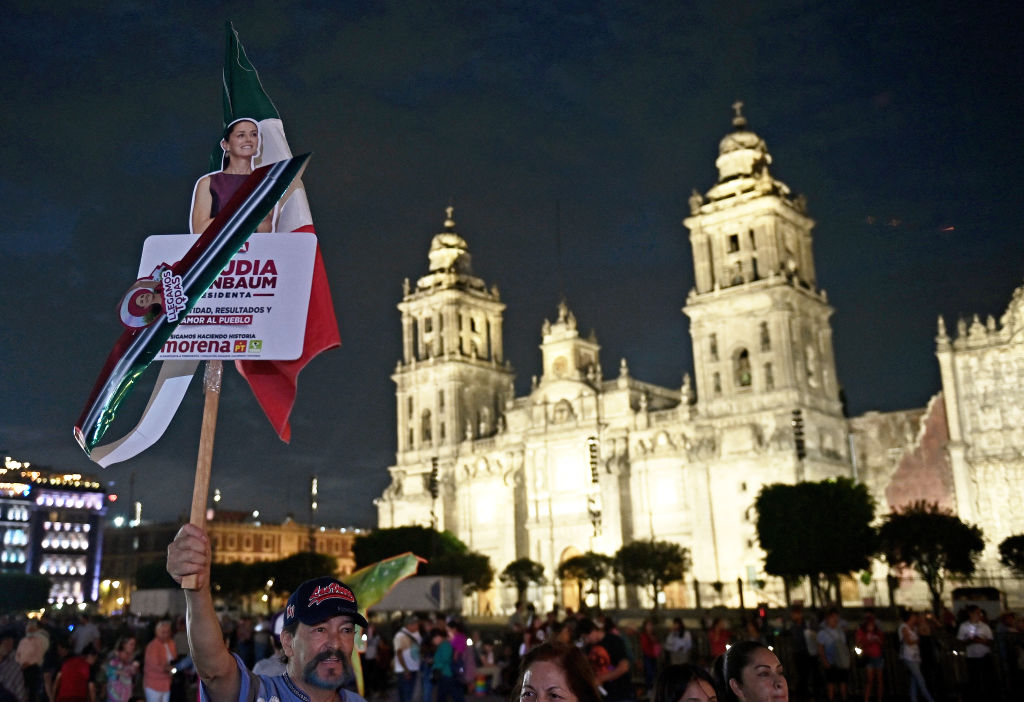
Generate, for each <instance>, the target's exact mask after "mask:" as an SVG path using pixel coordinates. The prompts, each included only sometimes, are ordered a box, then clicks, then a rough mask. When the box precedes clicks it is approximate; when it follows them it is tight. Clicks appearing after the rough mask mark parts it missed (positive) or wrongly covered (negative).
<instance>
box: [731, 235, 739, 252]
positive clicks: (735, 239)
mask: <svg viewBox="0 0 1024 702" xmlns="http://www.w3.org/2000/svg"><path fill="white" fill-rule="evenodd" d="M739 250H740V235H739V234H730V235H729V253H736V252H737V251H739Z"/></svg>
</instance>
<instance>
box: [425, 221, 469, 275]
mask: <svg viewBox="0 0 1024 702" xmlns="http://www.w3.org/2000/svg"><path fill="white" fill-rule="evenodd" d="M445 212H446V214H447V215H448V216H447V217H446V218H445V221H444V231H443V232H441V233H440V234H438V235H437V236H435V237H434V239H433V240H432V241H431V242H430V253H429V254H428V258H429V259H430V272H431V273H438V272H454V273H464V274H470V273H472V267H471V265H470V255H469V245H468V244H467V243H466V240H465V239H463V238H462V237H461V236H459V235H458V234H456V233H455V221H454V220H453V219H452V214H453V213H454V208H452V207H448V208H447V209H446V210H445Z"/></svg>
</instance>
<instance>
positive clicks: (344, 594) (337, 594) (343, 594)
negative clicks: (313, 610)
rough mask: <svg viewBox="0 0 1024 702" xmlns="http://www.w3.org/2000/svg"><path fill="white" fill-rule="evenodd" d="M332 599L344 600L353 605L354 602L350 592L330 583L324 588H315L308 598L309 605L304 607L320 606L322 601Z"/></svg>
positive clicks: (353, 596)
mask: <svg viewBox="0 0 1024 702" xmlns="http://www.w3.org/2000/svg"><path fill="white" fill-rule="evenodd" d="M332 599H339V600H345V601H346V602H353V603H354V602H355V601H356V598H355V595H353V594H352V591H351V590H349V589H348V588H347V587H342V586H341V585H339V584H338V583H331V584H330V585H327V586H326V587H323V586H319V585H318V586H317V588H316V589H315V590H313V594H311V595H310V596H309V603H308V604H307V605H306V606H307V607H312V606H313V605H318V604H320V603H321V602H323V601H324V600H332Z"/></svg>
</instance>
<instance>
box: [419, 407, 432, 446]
mask: <svg viewBox="0 0 1024 702" xmlns="http://www.w3.org/2000/svg"><path fill="white" fill-rule="evenodd" d="M431 428H432V424H431V416H430V410H428V409H425V410H423V414H422V415H420V438H421V439H422V440H423V443H424V444H429V443H430V441H431V435H430V434H431Z"/></svg>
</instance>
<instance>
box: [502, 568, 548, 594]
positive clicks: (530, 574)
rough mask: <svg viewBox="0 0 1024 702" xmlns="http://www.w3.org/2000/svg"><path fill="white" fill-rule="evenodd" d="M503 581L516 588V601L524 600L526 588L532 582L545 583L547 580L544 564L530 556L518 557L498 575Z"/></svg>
mask: <svg viewBox="0 0 1024 702" xmlns="http://www.w3.org/2000/svg"><path fill="white" fill-rule="evenodd" d="M498 577H499V579H500V580H501V582H503V583H505V584H506V585H512V586H514V587H515V589H516V601H517V602H523V601H525V599H526V588H528V587H529V586H530V583H535V584H537V585H543V584H544V583H545V582H547V578H545V577H544V566H542V565H541V564H540V563H537V562H536V561H531V560H530V559H529V558H517V559H516V560H514V561H512V562H511V563H509V564H508V565H507V566H505V570H503V571H501V575H500V576H498Z"/></svg>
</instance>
